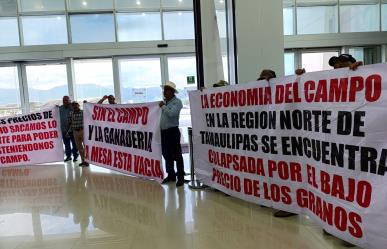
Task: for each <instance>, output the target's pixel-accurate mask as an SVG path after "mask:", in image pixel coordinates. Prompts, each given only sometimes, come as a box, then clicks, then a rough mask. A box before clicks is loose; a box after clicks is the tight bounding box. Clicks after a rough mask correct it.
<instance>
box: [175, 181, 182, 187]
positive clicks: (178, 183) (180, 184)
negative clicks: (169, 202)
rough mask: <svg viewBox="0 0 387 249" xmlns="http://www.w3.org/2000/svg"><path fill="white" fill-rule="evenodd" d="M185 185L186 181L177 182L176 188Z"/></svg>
mask: <svg viewBox="0 0 387 249" xmlns="http://www.w3.org/2000/svg"><path fill="white" fill-rule="evenodd" d="M183 185H184V180H177V182H176V187H180V186H183Z"/></svg>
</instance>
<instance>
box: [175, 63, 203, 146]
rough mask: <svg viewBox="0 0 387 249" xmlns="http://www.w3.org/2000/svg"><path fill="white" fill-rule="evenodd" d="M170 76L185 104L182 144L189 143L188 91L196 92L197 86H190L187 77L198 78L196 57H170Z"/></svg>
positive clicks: (182, 111) (182, 120) (182, 122)
mask: <svg viewBox="0 0 387 249" xmlns="http://www.w3.org/2000/svg"><path fill="white" fill-rule="evenodd" d="M168 71H169V72H168V75H169V80H170V81H172V82H174V83H175V84H176V86H177V89H178V91H179V93H178V94H177V96H178V98H180V100H181V101H182V102H183V109H182V110H181V112H180V125H179V127H180V128H181V129H182V140H183V141H182V142H183V143H188V132H187V128H188V127H191V110H190V105H189V98H188V91H189V90H196V89H197V86H196V84H193V85H189V84H188V83H187V76H195V81H196V80H197V77H196V59H195V57H193V56H192V57H191V56H190V57H168Z"/></svg>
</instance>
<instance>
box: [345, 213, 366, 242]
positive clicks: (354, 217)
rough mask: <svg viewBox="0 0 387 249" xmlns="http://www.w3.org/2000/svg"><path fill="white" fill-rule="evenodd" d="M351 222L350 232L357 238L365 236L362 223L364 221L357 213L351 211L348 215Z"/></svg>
mask: <svg viewBox="0 0 387 249" xmlns="http://www.w3.org/2000/svg"><path fill="white" fill-rule="evenodd" d="M348 218H349V222H350V223H351V225H352V227H349V228H348V231H349V233H350V234H351V235H352V236H353V237H355V238H359V239H360V238H362V237H363V230H362V229H361V226H360V224H361V223H362V218H361V216H360V215H358V214H357V213H353V212H350V213H349V215H348Z"/></svg>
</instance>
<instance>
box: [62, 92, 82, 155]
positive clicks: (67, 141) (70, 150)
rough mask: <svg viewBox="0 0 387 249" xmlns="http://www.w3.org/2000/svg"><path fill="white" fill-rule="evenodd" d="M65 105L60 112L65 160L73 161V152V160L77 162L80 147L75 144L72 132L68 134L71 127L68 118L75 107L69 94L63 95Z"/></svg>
mask: <svg viewBox="0 0 387 249" xmlns="http://www.w3.org/2000/svg"><path fill="white" fill-rule="evenodd" d="M62 101H63V105H61V106H60V107H59V114H60V127H61V130H62V136H63V144H64V146H65V154H66V158H65V160H64V161H65V162H68V161H71V154H72V155H73V161H74V162H76V161H77V160H78V149H77V147H76V145H75V140H74V136H73V134H72V133H69V134H68V135H67V136H66V133H67V131H68V129H69V123H68V118H69V115H70V112H72V111H73V107H72V106H71V99H70V97H69V96H63V99H62Z"/></svg>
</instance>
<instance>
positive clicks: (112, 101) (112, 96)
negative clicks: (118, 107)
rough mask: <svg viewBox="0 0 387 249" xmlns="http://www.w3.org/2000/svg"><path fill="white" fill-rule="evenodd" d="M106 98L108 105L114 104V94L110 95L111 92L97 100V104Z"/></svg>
mask: <svg viewBox="0 0 387 249" xmlns="http://www.w3.org/2000/svg"><path fill="white" fill-rule="evenodd" d="M106 99H107V100H108V103H109V104H110V105H115V104H116V98H115V97H114V95H111V94H110V95H105V96H103V97H102V99H100V100H99V101H98V104H102V103H103V102H104V101H105V100H106Z"/></svg>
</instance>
